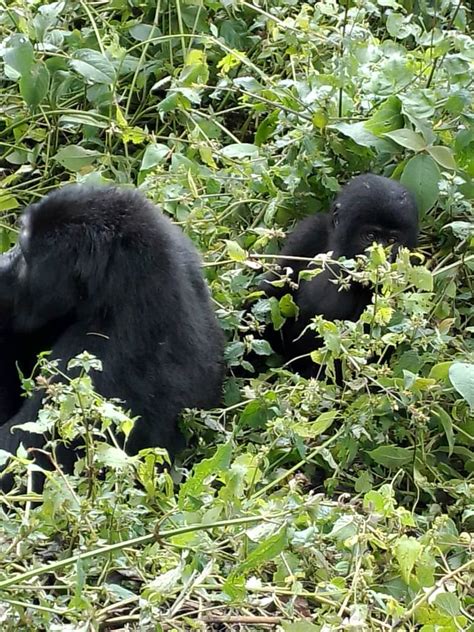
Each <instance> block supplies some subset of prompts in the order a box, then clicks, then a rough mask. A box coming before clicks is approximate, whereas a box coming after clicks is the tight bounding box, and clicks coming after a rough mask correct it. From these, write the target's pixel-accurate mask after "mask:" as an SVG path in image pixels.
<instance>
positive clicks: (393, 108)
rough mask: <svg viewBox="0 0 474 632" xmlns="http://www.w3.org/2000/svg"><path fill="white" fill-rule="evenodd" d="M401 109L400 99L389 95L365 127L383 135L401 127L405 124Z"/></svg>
mask: <svg viewBox="0 0 474 632" xmlns="http://www.w3.org/2000/svg"><path fill="white" fill-rule="evenodd" d="M400 109H401V107H400V99H399V98H398V97H393V96H392V97H389V98H388V99H387V100H386V101H385V102H384V103H382V105H381V106H380V107H379V108H378V109H377V110H376V111H375V113H374V114H373V115H372V116H371V117H370V119H369V120H368V121H366V122H365V123H364V127H365V128H366V129H368V130H369V132H371V133H372V134H375V136H383V135H384V134H385V133H387V132H390V131H392V130H396V129H400V127H401V126H402V125H403V116H402V115H401V113H400Z"/></svg>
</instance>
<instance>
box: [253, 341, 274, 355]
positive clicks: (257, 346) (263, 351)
mask: <svg viewBox="0 0 474 632" xmlns="http://www.w3.org/2000/svg"><path fill="white" fill-rule="evenodd" d="M251 347H252V351H254V352H255V353H256V354H257V355H259V356H269V355H271V354H272V348H271V346H270V343H269V342H267V341H266V340H252V344H251Z"/></svg>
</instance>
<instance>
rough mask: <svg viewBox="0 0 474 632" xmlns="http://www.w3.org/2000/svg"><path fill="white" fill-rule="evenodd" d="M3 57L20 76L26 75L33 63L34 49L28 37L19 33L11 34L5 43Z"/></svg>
mask: <svg viewBox="0 0 474 632" xmlns="http://www.w3.org/2000/svg"><path fill="white" fill-rule="evenodd" d="M3 59H4V60H5V64H7V65H8V66H10V67H11V68H13V70H15V71H16V72H17V73H18V74H19V75H20V76H21V77H22V76H23V75H27V74H28V73H29V72H30V70H31V68H32V67H33V64H34V51H33V46H32V44H31V42H30V41H29V39H28V38H27V37H25V36H24V35H20V34H19V33H15V34H14V35H11V36H10V37H9V38H8V39H7V41H6V44H5V48H4V51H3ZM17 76H18V75H17Z"/></svg>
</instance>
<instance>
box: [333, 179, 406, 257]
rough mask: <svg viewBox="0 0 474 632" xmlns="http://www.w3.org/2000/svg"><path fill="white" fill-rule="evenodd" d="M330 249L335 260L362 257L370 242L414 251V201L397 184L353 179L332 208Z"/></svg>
mask: <svg viewBox="0 0 474 632" xmlns="http://www.w3.org/2000/svg"><path fill="white" fill-rule="evenodd" d="M332 217H333V227H334V228H333V232H332V235H331V240H330V242H331V246H332V249H333V250H334V255H335V258H338V257H340V256H345V257H354V256H355V255H358V254H362V253H363V252H364V250H365V249H366V248H368V247H369V246H371V245H372V243H373V242H377V243H379V244H382V245H383V246H392V258H394V257H395V256H396V253H397V251H398V249H399V248H401V247H402V246H404V247H406V248H414V247H415V246H416V243H417V237H418V212H417V208H416V204H415V200H414V199H413V197H412V196H411V195H410V193H409V192H408V191H407V190H406V189H405V188H404V187H403V186H402V185H400V184H399V183H398V182H395V181H394V180H388V179H387V178H383V177H381V176H375V175H373V174H366V175H362V176H358V177H356V178H353V179H352V180H351V181H350V182H349V183H348V184H347V185H346V186H345V187H344V188H343V189H342V190H341V192H340V194H339V195H338V196H337V198H336V201H335V203H334V205H333V207H332Z"/></svg>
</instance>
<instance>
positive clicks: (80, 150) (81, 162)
mask: <svg viewBox="0 0 474 632" xmlns="http://www.w3.org/2000/svg"><path fill="white" fill-rule="evenodd" d="M100 155H101V154H100V153H99V152H98V151H92V150H91V149H84V147H80V146H79V145H64V146H63V147H61V149H59V151H58V152H57V153H56V155H55V156H54V158H55V159H56V160H57V161H58V162H59V164H61V165H62V166H63V167H65V168H66V169H69V170H70V171H80V170H81V169H83V168H84V167H87V166H89V165H91V164H93V162H94V161H95V159H96V158H98V157H99V156H100Z"/></svg>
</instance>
